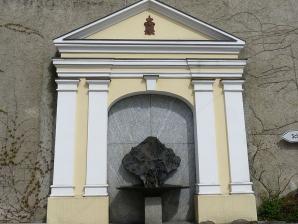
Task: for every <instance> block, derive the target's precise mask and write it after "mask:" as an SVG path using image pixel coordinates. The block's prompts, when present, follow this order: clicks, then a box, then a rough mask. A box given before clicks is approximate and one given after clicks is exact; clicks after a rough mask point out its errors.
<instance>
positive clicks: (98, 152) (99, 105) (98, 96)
mask: <svg viewBox="0 0 298 224" xmlns="http://www.w3.org/2000/svg"><path fill="white" fill-rule="evenodd" d="M87 82H88V84H89V110H88V111H89V112H88V149H87V177H86V185H85V196H104V195H108V191H107V188H108V184H107V144H108V142H107V132H108V88H109V83H110V80H87Z"/></svg>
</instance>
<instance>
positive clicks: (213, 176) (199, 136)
mask: <svg viewBox="0 0 298 224" xmlns="http://www.w3.org/2000/svg"><path fill="white" fill-rule="evenodd" d="M213 83H214V81H210V80H208V81H207V80H195V81H193V85H194V91H195V121H196V122H195V127H196V128H195V137H196V139H195V140H196V176H197V184H196V193H197V194H220V185H219V181H218V164H217V163H218V161H217V152H216V134H215V133H216V132H215V113H214V102H213Z"/></svg>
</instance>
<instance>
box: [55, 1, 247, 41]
mask: <svg viewBox="0 0 298 224" xmlns="http://www.w3.org/2000/svg"><path fill="white" fill-rule="evenodd" d="M150 9H151V10H154V11H156V12H158V13H160V14H162V15H164V16H167V17H169V18H170V19H172V20H174V21H176V22H178V23H181V24H183V25H185V26H187V27H189V28H191V29H193V30H195V31H197V32H201V33H204V34H205V35H207V36H209V37H212V38H213V39H214V40H217V41H222V42H230V44H238V45H244V44H245V42H244V41H243V40H241V39H239V38H237V37H235V36H233V35H231V34H229V33H227V32H225V31H223V30H221V29H218V28H216V27H214V26H211V25H210V24H208V23H205V22H203V21H201V20H199V19H197V18H194V17H192V16H190V15H187V14H186V13H183V12H181V11H179V10H177V9H175V8H173V7H171V6H169V5H167V4H165V3H162V2H159V1H156V0H142V1H140V2H137V3H135V4H132V5H130V6H128V7H126V8H124V9H121V10H119V11H117V12H114V13H112V14H110V15H108V16H106V17H103V18H101V19H98V20H96V21H94V22H92V23H90V24H87V25H85V26H83V27H81V28H78V29H76V30H73V31H71V32H69V33H67V34H65V35H62V36H61V37H58V38H56V39H55V40H54V43H56V44H57V43H63V42H66V41H71V40H78V39H84V38H86V37H88V36H90V35H92V34H94V33H96V32H99V31H101V30H104V29H106V28H108V27H110V26H112V25H114V24H117V23H119V22H121V21H123V20H125V19H127V18H129V17H131V16H134V15H137V14H139V13H141V12H144V11H146V10H150Z"/></svg>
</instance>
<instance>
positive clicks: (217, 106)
mask: <svg viewBox="0 0 298 224" xmlns="http://www.w3.org/2000/svg"><path fill="white" fill-rule="evenodd" d="M213 88H214V95H213V96H214V110H215V128H216V146H217V159H218V174H219V182H220V186H221V192H222V193H223V194H229V192H230V185H229V184H230V171H229V167H230V165H229V152H228V141H227V131H226V118H225V103H224V93H223V89H222V85H221V83H220V79H217V80H215V82H214V87H213Z"/></svg>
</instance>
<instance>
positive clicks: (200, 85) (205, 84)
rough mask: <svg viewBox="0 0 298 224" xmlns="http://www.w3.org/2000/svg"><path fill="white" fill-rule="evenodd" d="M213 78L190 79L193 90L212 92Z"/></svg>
mask: <svg viewBox="0 0 298 224" xmlns="http://www.w3.org/2000/svg"><path fill="white" fill-rule="evenodd" d="M214 82H215V80H192V84H193V86H194V91H195V92H212V91H213V84H214Z"/></svg>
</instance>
